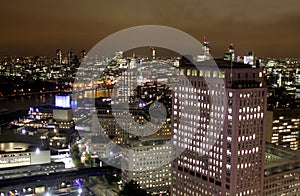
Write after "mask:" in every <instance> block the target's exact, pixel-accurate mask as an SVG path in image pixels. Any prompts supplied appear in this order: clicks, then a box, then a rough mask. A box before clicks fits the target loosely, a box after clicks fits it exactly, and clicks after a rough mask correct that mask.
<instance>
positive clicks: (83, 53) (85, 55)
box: [80, 50, 87, 62]
mask: <svg viewBox="0 0 300 196" xmlns="http://www.w3.org/2000/svg"><path fill="white" fill-rule="evenodd" d="M86 57H87V53H86V51H85V50H81V52H80V62H82V61H83V60H85V59H86Z"/></svg>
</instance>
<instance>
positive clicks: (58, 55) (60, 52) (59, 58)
mask: <svg viewBox="0 0 300 196" xmlns="http://www.w3.org/2000/svg"><path fill="white" fill-rule="evenodd" d="M56 60H57V62H58V63H59V64H60V65H61V64H62V51H61V49H57V50H56Z"/></svg>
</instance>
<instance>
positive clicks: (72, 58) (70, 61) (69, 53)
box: [67, 49, 74, 65]
mask: <svg viewBox="0 0 300 196" xmlns="http://www.w3.org/2000/svg"><path fill="white" fill-rule="evenodd" d="M67 58H68V64H69V65H70V64H71V63H72V62H73V61H74V52H73V49H70V50H68V57H67Z"/></svg>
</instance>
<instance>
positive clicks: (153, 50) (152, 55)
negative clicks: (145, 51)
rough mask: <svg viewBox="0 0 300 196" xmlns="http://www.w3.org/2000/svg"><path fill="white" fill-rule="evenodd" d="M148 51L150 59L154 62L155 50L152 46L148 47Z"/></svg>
mask: <svg viewBox="0 0 300 196" xmlns="http://www.w3.org/2000/svg"><path fill="white" fill-rule="evenodd" d="M150 50H151V59H152V60H155V58H156V57H155V55H156V54H155V53H156V51H155V48H154V47H153V46H150Z"/></svg>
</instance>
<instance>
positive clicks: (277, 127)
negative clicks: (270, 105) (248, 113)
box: [266, 107, 300, 150]
mask: <svg viewBox="0 0 300 196" xmlns="http://www.w3.org/2000/svg"><path fill="white" fill-rule="evenodd" d="M266 117H267V125H268V126H267V130H266V141H267V142H270V143H273V144H276V145H279V146H282V147H285V148H290V149H292V150H298V149H299V142H300V137H299V133H300V127H299V124H300V109H296V108H286V107H281V108H274V109H273V110H272V111H267V113H266Z"/></svg>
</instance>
